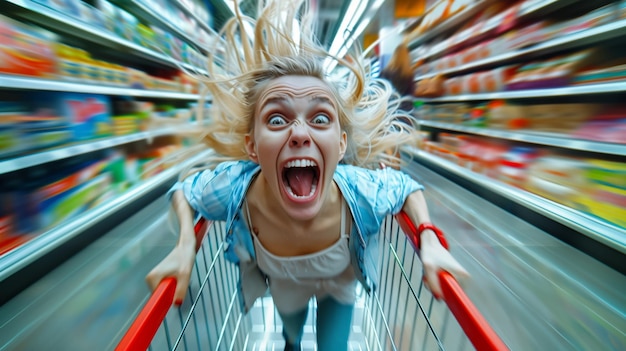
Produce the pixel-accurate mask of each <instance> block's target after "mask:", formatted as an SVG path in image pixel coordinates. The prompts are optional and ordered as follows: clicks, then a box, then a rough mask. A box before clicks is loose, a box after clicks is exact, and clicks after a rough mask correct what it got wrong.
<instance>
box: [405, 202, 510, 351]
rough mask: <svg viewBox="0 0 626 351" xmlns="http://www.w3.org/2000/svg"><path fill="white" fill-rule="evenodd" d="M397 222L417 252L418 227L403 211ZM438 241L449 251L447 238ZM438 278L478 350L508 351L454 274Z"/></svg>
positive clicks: (447, 301) (449, 306)
mask: <svg viewBox="0 0 626 351" xmlns="http://www.w3.org/2000/svg"><path fill="white" fill-rule="evenodd" d="M395 218H396V221H397V222H398V224H399V225H400V228H402V231H403V232H404V234H405V235H406V236H408V237H409V240H410V241H411V245H412V246H413V249H415V251H416V252H418V251H419V240H420V238H419V233H418V232H417V227H416V226H415V224H414V223H413V222H412V221H411V219H410V218H409V216H408V215H407V214H406V213H405V212H404V211H400V213H398V214H397V215H396V216H395ZM438 238H439V241H440V242H441V244H442V245H443V247H445V248H446V249H449V247H448V242H447V241H446V240H445V238H443V237H438ZM438 277H439V284H440V285H441V289H442V291H443V300H444V301H445V303H446V305H447V306H448V308H449V309H450V311H451V312H452V314H453V315H454V317H455V318H456V320H457V322H459V325H460V326H461V328H462V329H463V331H464V332H465V335H467V337H468V338H469V339H470V341H471V343H472V345H474V347H475V348H476V350H478V351H504V350H509V348H508V347H507V346H506V344H505V343H504V342H503V341H502V340H501V339H500V337H499V336H498V334H496V332H495V331H494V330H493V329H492V328H491V325H489V323H488V322H487V320H485V318H484V317H483V316H482V314H481V313H480V311H479V310H478V309H477V308H476V306H474V303H473V302H472V301H471V300H470V299H469V297H468V296H467V295H466V294H465V292H464V291H463V289H462V288H461V286H460V285H459V283H458V282H457V281H456V279H455V278H454V277H453V276H452V274H450V273H448V272H446V271H440V272H439V274H438Z"/></svg>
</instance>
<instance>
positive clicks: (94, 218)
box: [0, 0, 221, 299]
mask: <svg viewBox="0 0 626 351" xmlns="http://www.w3.org/2000/svg"><path fill="white" fill-rule="evenodd" d="M111 4H114V5H117V6H118V7H119V8H120V9H123V10H125V11H127V12H128V13H131V14H132V15H133V16H135V17H136V18H137V19H138V20H139V21H141V22H143V23H144V24H150V25H154V26H156V27H158V28H160V29H162V30H164V31H165V32H168V33H170V34H171V35H173V36H174V37H176V38H178V39H179V40H180V41H182V42H184V43H186V45H188V47H187V48H189V47H191V48H193V49H194V50H195V51H194V52H193V54H194V55H195V54H196V52H197V53H199V54H202V55H204V56H206V54H207V53H209V52H211V51H213V52H218V51H219V50H221V48H220V45H219V43H220V42H219V41H217V33H216V32H215V31H214V30H213V28H211V26H210V25H209V23H203V22H202V21H201V20H200V18H199V17H198V16H197V15H196V14H195V13H194V12H193V11H190V10H189V9H187V8H186V6H185V5H184V4H183V2H181V1H175V2H174V3H173V5H175V6H177V7H178V9H180V10H181V13H183V14H184V15H185V16H187V17H188V18H190V19H192V20H194V21H196V22H197V24H198V27H197V28H200V29H201V30H202V31H205V32H207V33H210V35H211V37H212V38H215V39H216V42H215V43H211V45H198V40H196V39H195V38H193V35H190V34H189V33H185V31H184V30H182V29H180V28H177V27H176V26H175V25H173V24H172V21H169V20H167V18H166V16H165V15H166V14H164V13H159V12H158V11H156V10H155V9H152V8H150V7H148V6H146V5H145V3H143V2H136V1H111ZM0 12H2V15H3V16H6V17H8V18H12V19H14V20H16V21H19V22H24V23H28V24H33V25H35V26H37V27H41V28H43V29H45V30H47V31H49V32H52V33H54V34H55V35H56V36H58V38H59V39H60V43H62V44H64V45H68V46H71V47H77V48H83V49H87V50H86V51H89V53H92V50H93V56H94V57H95V56H99V57H102V58H104V59H103V62H105V63H112V64H118V65H120V66H125V67H129V68H132V69H136V70H140V71H141V70H145V72H146V73H147V74H150V73H148V72H151V71H156V72H161V71H162V72H165V74H164V75H163V76H162V77H169V75H168V74H169V73H170V72H178V71H184V72H188V73H192V74H197V75H201V76H202V75H206V74H207V72H206V71H205V70H204V69H202V68H200V67H197V65H194V64H190V63H189V62H197V60H196V61H194V60H192V59H187V58H185V56H183V55H181V57H183V58H179V59H176V58H174V57H171V56H169V55H168V54H166V53H165V52H164V51H161V50H160V49H159V48H158V47H156V46H151V47H146V46H142V45H140V44H138V43H139V41H137V40H129V39H127V38H124V37H122V36H119V35H118V34H115V33H113V31H109V30H107V29H104V28H102V27H100V26H98V25H95V24H93V23H87V22H85V21H83V20H82V19H81V18H79V17H74V16H73V15H71V14H69V13H65V12H63V11H60V10H58V9H55V8H53V7H48V6H46V5H44V4H42V3H41V2H37V1H33V0H6V1H1V2H0ZM194 34H195V33H194ZM143 45H145V44H143ZM189 52H191V51H189ZM118 61H119V62H118ZM183 61H185V62H183ZM110 81H111V83H110V84H109V81H106V82H105V81H98V80H88V79H84V78H79V79H76V78H64V77H62V76H60V75H59V76H58V78H57V76H56V75H52V76H47V77H46V78H40V77H35V76H21V75H12V74H1V73H0V94H5V93H6V96H4V97H8V99H13V96H14V95H15V96H18V97H22V96H24V97H27V96H28V95H29V93H31V92H36V91H51V92H66V93H81V94H95V95H98V96H106V97H108V98H110V99H111V101H116V102H120V101H128V100H135V99H140V100H141V101H147V102H166V103H168V104H170V106H175V108H179V107H181V106H184V107H185V108H188V106H189V105H188V104H190V103H193V102H197V101H198V100H199V98H200V96H199V95H198V94H195V93H186V92H183V91H185V90H183V89H182V87H181V90H180V91H168V90H152V89H136V88H130V87H127V86H121V85H116V81H115V80H110ZM133 86H134V85H133ZM145 86H148V85H145ZM154 86H159V85H158V84H157V83H154ZM189 91H191V90H189ZM207 100H208V102H210V97H207ZM197 129H198V126H197V125H195V124H192V123H191V122H190V123H189V124H188V125H183V124H175V123H173V124H170V126H168V127H159V128H156V129H148V130H145V131H142V132H135V133H132V134H123V135H114V136H107V137H100V138H96V139H89V140H84V141H72V142H70V143H69V144H64V145H59V146H55V147H51V148H47V149H43V150H33V151H29V152H27V153H24V152H23V151H22V153H20V154H17V156H5V157H4V158H2V159H0V177H4V178H3V179H11V177H14V176H15V174H20V175H21V174H23V173H33V172H31V171H38V170H46V169H47V170H53V169H54V168H55V165H57V164H61V163H63V162H67V161H68V160H72V158H74V157H85V156H88V155H90V154H91V153H94V155H100V154H101V152H103V151H106V150H110V149H119V148H132V147H135V148H139V147H140V145H150V144H152V142H153V141H155V140H157V141H159V142H163V143H168V142H169V138H170V137H182V136H185V135H189V134H190V133H192V134H193V133H195V132H197ZM73 140H74V139H73ZM208 152H209V151H207V152H204V153H201V154H199V155H197V156H195V157H193V158H190V159H188V160H181V161H180V162H179V163H178V164H177V165H175V166H171V167H169V168H167V169H165V170H163V171H161V172H159V173H158V174H156V175H153V176H151V177H149V178H147V179H144V180H142V181H140V182H139V183H134V181H133V183H130V184H134V185H131V186H130V188H128V189H126V190H125V191H124V192H122V193H117V195H115V196H114V197H111V198H108V199H107V200H106V201H105V202H101V203H99V204H98V205H97V206H95V207H92V208H90V209H87V210H86V211H83V212H81V213H79V214H73V215H71V216H70V217H68V218H66V219H64V220H62V221H61V223H60V224H59V225H56V226H54V227H51V228H50V227H46V229H42V230H38V231H35V232H29V233H22V234H20V235H23V237H24V238H27V239H28V240H27V241H25V242H24V243H22V244H21V245H19V246H17V247H15V248H12V249H10V250H9V251H6V252H4V253H2V254H0V281H7V282H8V281H11V282H19V284H22V283H23V282H24V281H27V282H26V284H28V281H29V280H30V281H35V280H37V279H38V277H40V276H41V275H43V274H45V273H46V272H47V271H49V270H51V269H53V268H54V267H53V266H50V267H48V266H45V267H44V266H41V262H50V261H54V262H56V263H55V264H60V263H61V262H60V261H59V259H60V258H59V257H58V256H59V252H62V254H61V256H67V255H72V254H73V253H75V251H72V250H80V249H81V247H83V246H84V245H86V243H88V242H90V241H93V240H95V239H97V238H95V237H94V235H95V234H93V233H92V232H98V233H99V231H100V230H104V229H103V228H104V227H106V225H104V224H102V223H105V222H106V221H110V220H112V219H113V217H116V218H115V220H118V219H119V218H117V217H120V216H124V212H125V211H126V209H127V208H134V207H136V206H141V205H138V204H143V203H144V202H145V201H149V199H152V200H154V196H157V195H156V194H157V193H158V194H159V196H162V193H163V191H164V190H163V189H164V187H165V188H167V187H169V186H171V184H172V183H173V182H174V181H175V179H176V177H177V176H178V175H179V173H180V172H181V171H182V170H183V169H185V167H189V166H190V165H191V164H193V163H197V162H199V161H201V160H202V159H203V158H204V157H206V156H207V155H208ZM3 188H6V186H4V187H3ZM3 215H4V213H0V219H2V220H5V219H6V218H5V217H2V216H3ZM2 224H4V222H3V223H2ZM96 228H97V230H95V229H96ZM103 234H105V233H100V234H97V235H103ZM2 235H3V232H0V239H3V237H2ZM68 250H69V251H68ZM57 251H59V252H57ZM33 267H34V268H33ZM20 272H28V277H24V276H22V275H20ZM33 272H34V273H33ZM31 275H32V276H31ZM19 284H18V285H19ZM22 288H23V287H22ZM9 290H11V294H15V293H18V292H19V291H18V290H19V288H17V287H12V288H11V289H9ZM13 290H16V291H13ZM7 294H9V293H8V292H6V293H5V294H3V299H5V298H7V296H6V295H7ZM9 298H10V296H9Z"/></svg>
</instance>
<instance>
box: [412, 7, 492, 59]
mask: <svg viewBox="0 0 626 351" xmlns="http://www.w3.org/2000/svg"><path fill="white" fill-rule="evenodd" d="M491 1H493V0H479V1H477V2H476V3H475V4H474V5H472V6H470V7H468V8H466V9H464V10H462V11H461V12H459V13H457V14H456V15H454V16H453V17H450V18H449V19H447V20H446V21H444V22H443V23H441V24H439V25H438V26H436V27H435V28H430V29H427V30H426V32H425V33H424V34H422V35H420V36H419V37H417V38H415V39H414V40H412V41H411V42H410V43H409V50H414V49H415V48H417V47H418V46H420V45H422V44H423V43H425V42H427V41H429V40H431V39H433V38H435V37H437V36H438V35H441V34H443V33H445V32H447V31H449V30H452V29H454V28H456V27H458V26H460V25H462V24H463V23H465V22H467V21H468V20H469V19H470V18H472V16H474V15H475V14H477V13H478V12H480V11H481V10H482V9H483V8H485V6H487V5H488V4H489V2H491Z"/></svg>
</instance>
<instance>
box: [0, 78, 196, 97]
mask: <svg viewBox="0 0 626 351" xmlns="http://www.w3.org/2000/svg"><path fill="white" fill-rule="evenodd" d="M0 88H2V89H11V90H48V91H65V92H81V93H92V94H103V95H113V96H130V97H140V98H153V99H169V100H183V101H194V100H197V99H198V98H199V95H198V94H186V93H179V92H174V91H166V90H146V89H131V88H121V87H115V86H103V85H96V84H93V83H91V84H90V83H73V82H68V81H61V80H51V79H41V78H31V77H19V76H9V75H0Z"/></svg>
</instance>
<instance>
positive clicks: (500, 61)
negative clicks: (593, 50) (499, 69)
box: [415, 19, 626, 81]
mask: <svg viewBox="0 0 626 351" xmlns="http://www.w3.org/2000/svg"><path fill="white" fill-rule="evenodd" d="M624 36H626V19H622V20H619V21H617V22H613V23H608V24H604V25H601V26H599V27H597V28H592V29H587V30H583V31H580V32H578V33H573V34H570V35H565V36H559V37H557V38H554V39H551V40H547V41H545V42H542V43H540V44H537V45H534V46H532V47H529V48H526V49H521V50H516V51H511V52H508V53H506V54H502V55H497V56H493V57H490V58H487V59H484V60H479V61H475V62H471V63H468V64H465V65H462V66H459V67H456V68H450V69H447V70H443V71H440V72H434V73H429V74H424V75H421V76H418V77H415V81H420V80H422V79H426V78H432V77H434V76H437V75H442V76H446V77H447V76H452V75H458V74H460V73H465V72H470V71H477V70H478V69H483V68H489V67H496V66H504V65H507V64H510V63H513V62H520V61H524V60H528V59H532V58H535V57H538V56H541V55H546V54H551V53H555V52H558V51H564V50H569V49H575V48H581V47H584V46H586V45H590V44H595V43H599V42H603V41H607V40H610V39H614V38H618V37H624Z"/></svg>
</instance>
